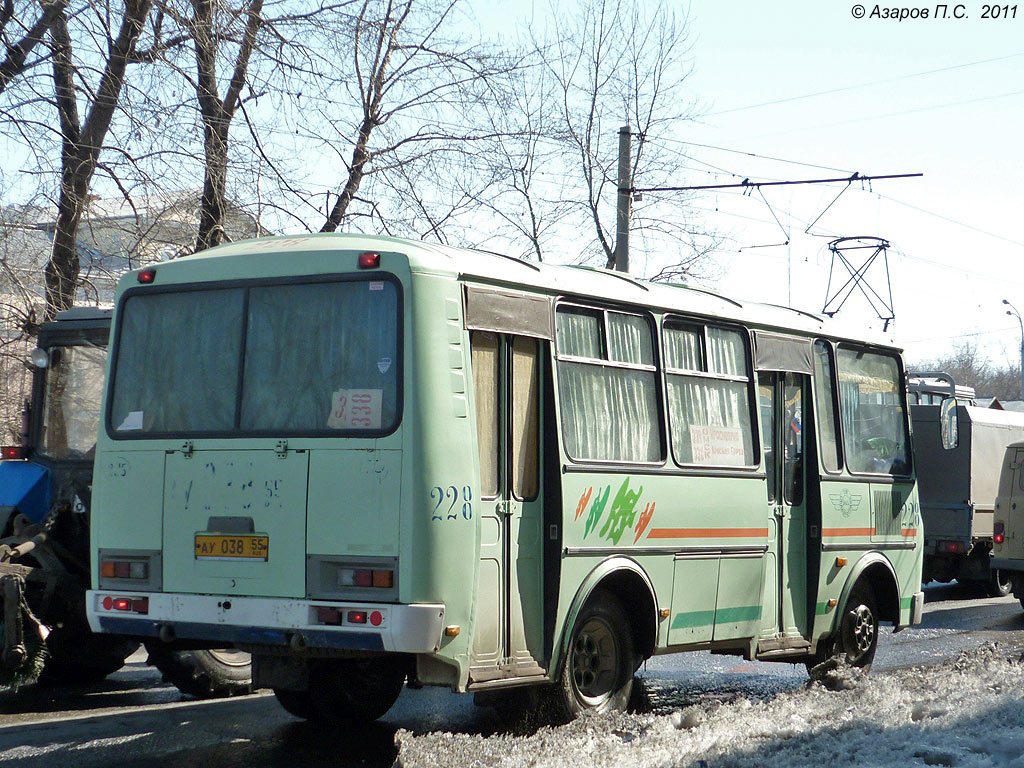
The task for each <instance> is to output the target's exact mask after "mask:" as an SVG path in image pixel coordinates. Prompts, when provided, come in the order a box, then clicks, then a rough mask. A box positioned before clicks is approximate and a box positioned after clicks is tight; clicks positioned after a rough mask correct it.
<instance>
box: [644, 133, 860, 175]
mask: <svg viewBox="0 0 1024 768" xmlns="http://www.w3.org/2000/svg"><path fill="white" fill-rule="evenodd" d="M659 141H670V142H672V143H674V144H685V145H687V146H690V147H702V148H704V149H713V150H716V151H718V152H731V153H733V154H736V155H746V156H747V157H756V158H757V159H759V160H773V161H775V162H779V163H789V164H790V165H802V166H804V167H806V168H818V169H820V170H823V171H838V172H839V173H853V171H851V170H849V169H848V168H833V167H832V166H830V165H818V164H816V163H805V162H803V161H801V160H787V159H786V158H784V157H772V156H771V155H759V154H757V153H756V152H746V151H744V150H742V149H730V148H729V147H716V146H715V145H714V144H701V143H699V142H696V141H683V140H682V139H659ZM698 162H700V161H698Z"/></svg>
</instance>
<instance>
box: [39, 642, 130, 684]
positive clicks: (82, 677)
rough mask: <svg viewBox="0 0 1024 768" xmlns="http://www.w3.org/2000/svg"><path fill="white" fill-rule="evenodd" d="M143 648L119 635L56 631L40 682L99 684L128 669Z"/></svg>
mask: <svg viewBox="0 0 1024 768" xmlns="http://www.w3.org/2000/svg"><path fill="white" fill-rule="evenodd" d="M138 647H139V644H138V643H137V642H136V641H134V640H129V639H128V638H126V637H120V636H118V635H103V634H97V633H95V632H89V631H84V632H74V631H69V630H67V629H65V628H58V629H54V630H53V631H52V632H50V634H49V635H48V636H47V638H46V652H47V658H46V664H45V665H44V666H43V671H42V673H41V674H40V675H39V681H40V682H42V683H46V684H50V685H75V684H83V683H98V682H99V681H100V680H103V679H104V678H105V677H107V676H108V675H111V674H113V673H114V672H117V670H119V669H120V668H121V667H123V666H124V663H125V661H127V659H128V657H129V656H131V655H132V654H133V653H135V651H136V649H138Z"/></svg>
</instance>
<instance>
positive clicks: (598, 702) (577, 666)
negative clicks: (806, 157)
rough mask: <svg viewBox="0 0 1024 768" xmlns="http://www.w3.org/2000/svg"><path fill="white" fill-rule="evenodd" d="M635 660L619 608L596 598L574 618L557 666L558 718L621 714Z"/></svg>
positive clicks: (612, 601) (602, 595) (602, 594)
mask: <svg viewBox="0 0 1024 768" xmlns="http://www.w3.org/2000/svg"><path fill="white" fill-rule="evenodd" d="M635 661H636V652H635V650H634V647H633V635H632V633H631V632H630V630H629V623H628V622H627V620H626V614H625V611H623V609H622V604H621V603H620V602H619V601H618V600H617V599H616V598H614V597H612V596H611V595H609V594H607V593H605V592H597V593H595V594H594V595H592V596H591V598H590V599H589V600H588V601H587V604H586V605H585V606H584V607H583V610H582V611H580V614H579V616H577V617H576V622H575V624H574V625H573V628H572V636H571V639H570V642H569V648H568V650H567V652H566V654H565V659H564V661H563V662H562V674H561V682H560V684H559V685H558V688H557V692H556V698H557V709H558V710H559V711H558V714H559V715H560V716H561V719H566V720H569V719H573V718H575V717H578V716H579V715H582V714H584V713H592V712H623V711H625V710H626V707H627V705H628V704H629V695H630V691H631V690H632V688H633V672H634V670H635V668H636V664H635Z"/></svg>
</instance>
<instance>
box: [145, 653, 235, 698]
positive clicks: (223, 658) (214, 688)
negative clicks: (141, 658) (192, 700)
mask: <svg viewBox="0 0 1024 768" xmlns="http://www.w3.org/2000/svg"><path fill="white" fill-rule="evenodd" d="M146 650H147V651H148V652H149V663H150V664H152V665H153V666H154V667H156V668H157V669H159V670H160V672H161V673H162V674H163V676H164V678H166V679H167V681H168V682H170V683H173V684H174V686H175V687H176V688H177V689H178V690H179V691H181V692H182V693H187V694H189V695H190V696H195V697H196V698H197V699H220V698H225V697H227V696H237V695H240V694H246V693H251V692H252V657H251V656H250V655H249V654H248V653H246V652H244V651H238V650H235V649H232V648H225V649H221V650H195V651H175V650H172V649H170V648H168V647H167V646H165V645H164V644H163V643H146Z"/></svg>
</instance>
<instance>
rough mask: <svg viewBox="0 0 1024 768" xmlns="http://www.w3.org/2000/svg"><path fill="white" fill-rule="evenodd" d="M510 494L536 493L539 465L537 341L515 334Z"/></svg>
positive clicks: (532, 495)
mask: <svg viewBox="0 0 1024 768" xmlns="http://www.w3.org/2000/svg"><path fill="white" fill-rule="evenodd" d="M510 410H511V414H510V416H511V418H510V421H511V425H512V457H511V458H512V495H513V496H514V497H515V498H517V499H527V500H529V499H534V498H536V497H537V489H538V482H537V475H538V469H539V463H540V462H539V451H538V441H537V438H538V432H539V428H540V382H539V380H538V377H537V342H536V341H535V340H533V339H527V338H525V337H523V336H516V337H515V339H514V340H513V342H512V407H511V409H510Z"/></svg>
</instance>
